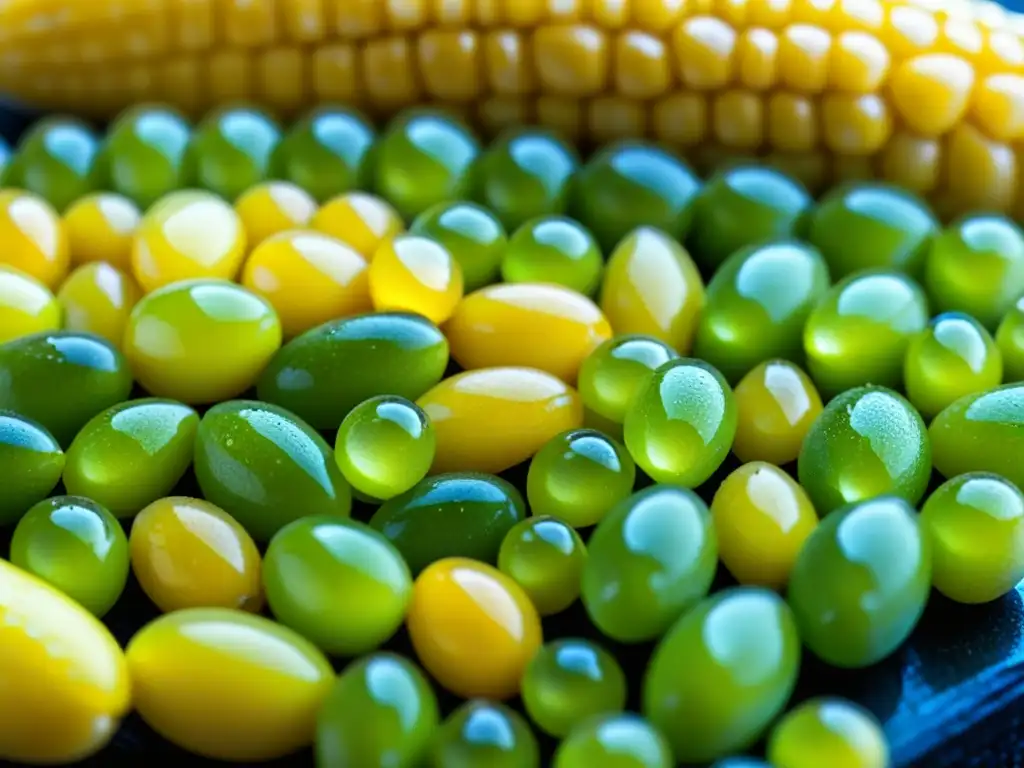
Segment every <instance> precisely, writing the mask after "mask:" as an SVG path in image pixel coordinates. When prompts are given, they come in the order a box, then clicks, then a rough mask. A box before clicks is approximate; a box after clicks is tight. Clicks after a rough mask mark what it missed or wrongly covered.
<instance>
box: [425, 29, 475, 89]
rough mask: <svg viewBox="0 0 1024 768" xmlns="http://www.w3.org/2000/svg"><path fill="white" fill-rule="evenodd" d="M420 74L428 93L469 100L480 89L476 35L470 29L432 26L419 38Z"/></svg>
mask: <svg viewBox="0 0 1024 768" xmlns="http://www.w3.org/2000/svg"><path fill="white" fill-rule="evenodd" d="M418 53H419V66H420V76H421V77H422V78H423V83H424V85H425V86H426V89H427V91H429V92H430V95H431V96H433V97H435V98H439V99H445V100H449V101H471V100H473V99H474V98H476V97H477V96H478V95H479V93H480V78H479V72H480V68H479V66H478V64H477V55H478V45H477V35H476V33H475V32H470V31H462V32H459V31H454V30H432V31H430V32H425V33H424V34H422V35H421V36H420V38H419V51H418Z"/></svg>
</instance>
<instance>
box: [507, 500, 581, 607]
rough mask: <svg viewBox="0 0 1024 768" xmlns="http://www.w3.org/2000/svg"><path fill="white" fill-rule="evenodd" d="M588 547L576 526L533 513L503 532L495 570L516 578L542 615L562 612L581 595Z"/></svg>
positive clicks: (514, 579)
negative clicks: (506, 531)
mask: <svg viewBox="0 0 1024 768" xmlns="http://www.w3.org/2000/svg"><path fill="white" fill-rule="evenodd" d="M586 561H587V547H586V544H584V543H583V539H581V538H580V535H579V534H578V533H576V529H575V528H573V527H572V526H571V525H569V524H568V523H566V522H564V521H562V520H559V519H557V518H554V517H550V516H546V515H541V516H538V515H537V514H536V512H534V514H533V515H532V516H531V517H528V518H526V519H525V520H521V521H520V522H518V523H516V524H515V526H513V527H512V529H511V530H510V531H509V532H508V533H506V534H505V538H504V539H503V540H502V542H501V549H500V550H499V551H498V570H500V571H501V572H502V573H504V574H505V575H506V576H509V577H511V578H512V579H513V581H515V582H516V583H517V584H518V585H519V586H520V587H522V588H523V591H524V592H526V594H527V595H529V596H530V600H531V601H532V602H533V605H534V606H535V607H536V608H537V612H538V613H539V614H540V615H541V616H553V615H554V614H556V613H561V612H562V611H564V610H565V609H566V608H568V607H569V606H570V605H572V604H573V603H575V602H576V600H577V599H578V598H579V596H580V583H581V580H582V578H583V566H584V564H585V563H586Z"/></svg>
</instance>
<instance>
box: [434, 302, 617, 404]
mask: <svg viewBox="0 0 1024 768" xmlns="http://www.w3.org/2000/svg"><path fill="white" fill-rule="evenodd" d="M445 335H446V336H447V337H448V342H449V343H450V344H451V350H452V357H453V358H455V360H456V361H457V362H458V363H459V364H460V365H461V366H462V367H463V368H465V369H467V370H469V369H479V368H489V367H494V366H508V365H511V366H526V367H529V368H536V369H538V370H541V371H546V372H547V373H549V374H552V375H554V376H557V377H558V378H560V379H562V381H565V382H566V383H567V384H574V383H575V382H576V377H577V374H578V373H579V369H580V365H582V363H583V360H584V359H585V358H586V357H587V355H589V354H590V353H591V352H592V351H593V350H594V349H595V348H596V347H597V346H598V345H599V344H601V343H602V342H604V341H606V340H608V339H610V338H611V336H612V329H611V326H610V325H609V324H608V320H607V319H606V318H605V316H604V314H603V313H602V312H601V310H600V309H598V307H597V306H596V305H595V304H594V302H592V301H591V300H590V299H588V298H587V297H586V296H584V295H583V294H580V293H577V292H576V291H573V290H571V289H569V288H565V287H562V286H559V285H548V284H544V283H517V284H499V285H492V286H488V287H487V288H481V289H480V290H479V291H474V292H473V293H471V294H469V295H468V296H467V297H466V298H465V299H463V301H462V302H461V303H460V304H459V306H458V308H457V309H456V310H455V313H454V315H452V318H451V320H450V321H449V322H448V325H447V326H446V327H445ZM541 340H543V343H539V342H540V341H541Z"/></svg>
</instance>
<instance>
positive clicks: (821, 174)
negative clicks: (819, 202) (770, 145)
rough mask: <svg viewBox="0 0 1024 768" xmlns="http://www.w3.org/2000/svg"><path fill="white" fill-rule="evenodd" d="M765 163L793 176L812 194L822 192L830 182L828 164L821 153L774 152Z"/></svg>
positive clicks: (765, 159)
mask: <svg viewBox="0 0 1024 768" xmlns="http://www.w3.org/2000/svg"><path fill="white" fill-rule="evenodd" d="M764 162H765V163H767V164H768V165H770V166H771V167H772V168H776V169H778V170H779V171H781V172H782V173H785V174H788V175H790V176H792V177H793V178H794V179H796V180H798V181H799V182H800V183H801V184H803V185H804V186H805V187H807V189H808V190H809V191H810V192H811V193H812V194H817V193H819V192H821V191H822V189H824V187H825V184H826V182H827V181H828V173H829V168H828V163H827V161H826V159H825V156H824V155H823V154H821V153H820V152H772V153H771V154H769V155H766V156H765V158H764Z"/></svg>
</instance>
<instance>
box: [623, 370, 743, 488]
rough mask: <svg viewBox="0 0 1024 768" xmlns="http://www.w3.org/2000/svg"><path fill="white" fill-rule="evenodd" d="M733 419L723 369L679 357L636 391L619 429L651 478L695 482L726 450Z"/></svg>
mask: <svg viewBox="0 0 1024 768" xmlns="http://www.w3.org/2000/svg"><path fill="white" fill-rule="evenodd" d="M736 424H737V414H736V399H735V397H734V396H733V392H732V389H731V388H730V387H729V384H728V382H726V380H725V379H724V378H723V377H722V374H721V373H719V372H718V370H716V369H715V368H713V367H712V366H710V365H708V364H707V363H704V362H702V361H700V360H693V359H690V358H680V359H678V360H672V361H670V362H668V363H665V364H664V365H662V366H661V367H660V368H659V369H658V370H657V371H655V373H654V376H653V377H651V379H650V380H648V382H647V384H645V385H644V387H643V389H641V390H640V391H639V392H638V393H637V395H636V397H635V398H634V399H633V402H632V404H631V405H630V406H629V410H628V411H627V412H626V421H625V424H624V425H623V433H624V435H625V439H626V447H627V448H628V449H629V453H630V455H631V456H632V457H633V459H634V460H635V461H636V463H637V465H638V466H639V467H640V468H641V469H643V470H644V472H646V473H647V475H648V476H649V477H650V478H651V479H652V480H654V481H655V482H659V483H674V484H676V485H682V486H685V487H687V488H696V487H697V486H699V485H700V484H702V483H703V482H704V481H705V480H707V479H708V478H709V477H711V475H712V474H713V473H714V472H715V470H716V469H718V467H719V466H721V464H722V462H723V461H724V460H725V457H726V456H727V455H728V454H729V449H730V448H731V447H732V441H733V438H734V437H735V435H736Z"/></svg>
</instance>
